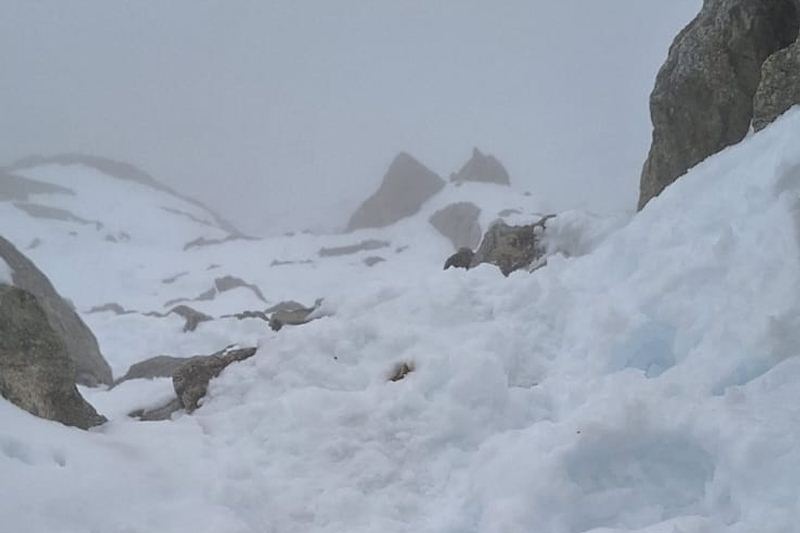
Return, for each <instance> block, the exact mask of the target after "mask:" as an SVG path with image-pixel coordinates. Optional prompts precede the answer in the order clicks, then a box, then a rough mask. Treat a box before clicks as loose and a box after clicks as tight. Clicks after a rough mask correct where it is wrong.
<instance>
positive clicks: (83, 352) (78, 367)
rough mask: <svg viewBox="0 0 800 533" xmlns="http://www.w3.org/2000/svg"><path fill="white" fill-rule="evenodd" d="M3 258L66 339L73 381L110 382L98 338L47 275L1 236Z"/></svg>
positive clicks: (108, 371)
mask: <svg viewBox="0 0 800 533" xmlns="http://www.w3.org/2000/svg"><path fill="white" fill-rule="evenodd" d="M0 258H2V259H4V260H5V262H6V263H8V265H9V266H10V267H11V269H12V271H13V281H14V285H15V286H16V287H19V288H20V289H23V290H25V291H27V292H29V293H31V294H32V295H33V296H35V297H36V300H37V301H38V302H39V305H40V306H41V308H42V310H43V311H44V313H45V315H46V316H47V320H48V322H49V323H50V326H51V327H52V328H53V330H54V331H55V333H56V335H57V337H58V338H59V339H61V341H62V342H63V343H64V348H65V349H66V353H67V355H68V356H69V357H70V359H72V361H73V362H74V363H75V364H74V370H75V376H74V381H76V382H77V383H80V384H82V385H89V386H97V385H99V384H105V385H111V383H112V381H113V379H112V376H111V367H110V366H109V365H108V363H107V362H106V360H105V359H104V358H103V356H102V354H101V353H100V348H99V346H98V345H97V339H95V337H94V335H93V334H92V332H91V331H90V330H89V328H88V327H86V324H84V323H83V320H81V318H80V317H79V316H78V314H77V313H76V312H75V310H74V309H73V308H72V306H70V305H69V304H68V303H67V302H66V301H65V300H64V299H63V298H62V297H61V296H59V294H58V293H57V292H56V290H55V289H54V288H53V285H52V284H51V283H50V280H48V279H47V276H45V275H44V274H43V273H42V272H41V271H40V270H39V269H38V268H36V266H35V265H34V264H33V263H32V262H31V261H30V260H29V259H28V258H27V257H25V256H24V255H22V254H21V253H20V252H19V251H18V250H17V249H16V248H15V247H14V245H12V244H11V243H10V242H8V241H7V240H5V239H4V238H2V237H0ZM71 378H72V377H71Z"/></svg>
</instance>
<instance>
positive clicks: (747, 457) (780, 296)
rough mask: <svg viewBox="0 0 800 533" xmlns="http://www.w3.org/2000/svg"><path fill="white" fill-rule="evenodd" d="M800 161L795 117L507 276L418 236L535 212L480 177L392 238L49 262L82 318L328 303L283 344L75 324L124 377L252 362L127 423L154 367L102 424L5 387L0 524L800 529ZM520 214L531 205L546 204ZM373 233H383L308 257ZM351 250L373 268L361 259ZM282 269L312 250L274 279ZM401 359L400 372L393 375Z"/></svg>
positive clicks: (244, 332) (728, 532)
mask: <svg viewBox="0 0 800 533" xmlns="http://www.w3.org/2000/svg"><path fill="white" fill-rule="evenodd" d="M798 168H800V113H799V112H792V113H790V114H788V115H787V116H786V117H784V118H783V119H781V120H779V121H778V122H777V123H776V124H774V125H773V126H771V127H770V128H768V129H766V130H764V131H762V132H760V133H759V134H757V135H754V136H752V137H750V138H748V139H747V140H746V141H744V142H743V143H741V144H740V145H738V146H735V147H732V148H730V149H727V150H725V151H724V152H723V153H721V154H719V155H717V156H715V157H712V158H710V159H709V160H707V161H705V162H704V163H702V164H700V165H698V167H696V168H695V169H693V170H692V171H691V172H690V173H689V174H687V175H686V176H685V177H683V178H682V179H681V180H679V181H678V182H677V183H675V184H674V185H673V186H671V187H670V188H668V189H667V190H666V191H665V192H664V193H663V194H662V195H661V196H660V197H659V198H657V199H655V200H653V201H652V202H650V204H648V206H647V208H646V209H645V210H644V211H642V212H641V213H639V214H637V215H636V216H634V217H633V218H631V219H627V218H625V217H621V218H615V219H605V218H598V217H594V216H591V215H586V214H581V213H570V214H565V215H564V216H562V217H559V218H557V219H556V221H557V222H555V225H554V226H553V231H552V232H551V234H550V239H551V240H550V242H549V243H548V246H549V247H550V250H551V252H553V255H551V256H550V257H549V258H548V262H547V265H546V266H545V267H543V268H541V269H539V270H537V271H535V272H534V273H532V274H529V273H527V272H515V273H513V274H512V275H511V276H510V277H508V278H504V277H503V276H502V274H500V272H498V271H497V269H496V268H494V267H491V266H488V265H482V266H480V267H478V268H476V269H473V270H470V271H461V270H458V271H454V270H449V271H442V269H441V266H442V263H443V260H444V257H445V256H446V253H447V252H448V250H449V249H448V246H447V245H448V243H447V242H446V240H445V239H444V238H442V237H441V236H439V235H438V234H436V233H435V231H434V230H433V229H430V228H429V225H427V217H428V216H429V215H430V213H432V212H433V211H435V210H436V209H438V208H439V207H441V206H443V205H447V204H448V203H452V201H454V200H455V199H456V198H460V199H465V198H472V199H473V201H475V202H476V203H477V204H479V205H481V206H485V205H488V204H485V203H481V200H483V199H484V197H485V198H486V201H487V202H489V203H491V204H492V207H491V209H490V208H486V209H485V210H486V212H487V213H491V216H495V215H494V213H496V212H497V211H498V209H497V208H499V207H500V204H503V207H516V206H517V204H516V202H524V201H525V198H524V197H522V195H519V196H518V197H514V198H513V199H512V200H509V201H510V202H513V203H506V201H507V200H508V199H509V198H512V196H511V195H512V193H513V191H512V192H508V191H505V192H496V189H486V188H482V189H480V191H479V192H476V193H474V194H475V195H477V196H472V194H473V193H470V192H469V189H468V188H458V190H456V188H455V187H449V186H448V188H447V189H445V191H443V193H444V196H441V197H435V198H433V199H432V200H431V201H430V202H429V203H427V204H426V205H425V206H424V207H423V209H422V210H421V211H420V213H419V215H418V216H415V217H413V218H411V219H408V220H404V221H401V222H400V223H398V224H396V225H395V226H393V227H390V228H386V229H384V230H363V231H359V232H356V233H355V234H352V235H339V236H315V235H298V236H295V237H291V238H288V237H287V238H280V239H278V238H276V239H268V240H264V241H259V242H230V243H226V244H224V245H220V246H218V247H207V248H204V249H200V250H192V251H189V252H185V253H184V252H183V251H182V250H179V249H172V248H170V247H168V246H167V245H166V244H163V243H162V244H159V245H158V246H152V247H147V246H145V245H143V244H142V245H138V244H137V245H136V246H133V245H129V246H126V247H120V248H121V249H123V250H125V253H126V254H127V261H128V263H132V264H141V265H143V266H142V268H141V269H139V270H134V271H130V272H131V274H132V275H131V276H128V277H125V276H123V275H122V274H121V273H122V272H124V273H128V272H129V271H128V270H125V269H124V268H122V267H123V266H124V265H123V263H122V261H121V259H120V258H118V257H117V256H115V255H113V254H111V255H110V256H109V259H108V260H107V261H106V262H105V263H104V264H103V266H102V267H103V268H105V269H108V270H110V271H111V272H110V273H108V274H105V275H104V276H103V277H101V279H102V281H103V283H105V282H106V281H105V280H108V281H107V283H108V285H107V286H104V287H100V288H90V289H88V290H87V294H83V295H82V296H81V295H80V288H81V285H80V283H79V282H78V281H75V280H74V279H73V278H74V276H71V275H70V274H69V273H68V271H67V270H66V267H65V266H60V267H59V266H58V265H57V264H56V263H58V262H61V263H70V261H64V260H63V258H62V257H57V256H56V254H54V253H52V252H51V251H48V248H47V246H44V247H42V249H41V250H40V249H39V248H37V249H36V250H33V251H32V252H36V253H38V257H37V260H38V261H41V262H42V264H43V267H45V270H47V271H48V272H49V271H50V270H52V271H53V272H54V275H53V277H54V278H56V279H54V282H55V284H56V286H57V287H59V289H61V287H62V286H63V287H65V288H66V289H65V292H66V293H67V295H68V296H70V297H71V298H74V299H76V301H77V302H78V305H79V308H81V309H85V308H86V307H87V306H89V305H96V304H98V303H104V302H103V301H101V299H102V300H106V301H119V302H120V303H121V304H123V305H124V306H126V307H130V308H137V309H141V310H149V309H150V308H154V307H160V306H163V303H164V302H165V301H167V300H169V299H171V298H174V297H179V296H194V295H197V294H199V293H201V292H203V291H204V290H206V289H208V287H210V286H211V284H212V282H213V278H214V277H217V276H221V275H225V274H230V275H235V276H239V277H241V278H242V279H245V280H247V281H248V282H251V283H256V284H258V285H259V286H260V287H261V289H262V291H263V292H264V294H265V295H266V297H267V298H268V299H269V300H270V302H272V303H274V302H276V301H279V300H281V299H295V300H299V301H302V302H304V303H306V304H311V303H312V302H313V301H314V300H315V299H316V298H317V297H324V298H325V301H324V312H321V313H320V314H322V315H324V316H322V317H321V318H319V319H318V320H315V321H313V322H310V323H309V324H306V325H303V326H300V327H286V328H284V329H283V330H281V331H280V332H277V333H275V332H271V331H269V330H268V329H267V328H266V326H265V324H264V323H263V322H260V321H258V320H246V321H237V320H235V319H225V320H215V321H213V322H208V323H204V324H201V325H200V327H199V328H198V330H197V332H195V333H192V334H184V333H183V332H182V331H181V321H180V320H179V319H178V318H177V317H170V318H168V319H157V318H151V317H143V316H141V315H122V316H116V315H113V314H111V313H100V314H91V315H88V314H87V315H84V316H85V318H86V319H87V321H88V323H89V325H90V326H91V327H92V328H93V330H94V331H95V332H96V333H97V335H98V338H99V339H100V341H101V345H102V347H103V349H104V352H105V353H106V355H107V357H108V358H109V360H110V362H111V364H112V365H113V366H114V369H115V374H117V375H119V374H120V373H121V372H122V371H123V370H124V368H125V367H126V366H127V364H129V363H130V362H133V361H135V360H141V359H144V358H146V357H149V356H152V355H158V354H159V353H169V354H172V355H191V354H194V353H211V352H212V351H214V350H216V349H219V348H221V347H222V346H224V345H226V344H230V343H232V342H239V343H240V344H242V345H246V344H248V343H254V342H258V346H259V350H258V353H257V354H256V356H255V357H253V358H251V359H248V360H247V361H244V362H241V363H238V364H235V365H232V366H231V367H229V368H228V369H227V370H226V371H225V372H223V374H222V375H221V376H220V377H219V378H218V379H215V380H214V381H212V382H211V385H210V387H209V394H208V396H207V398H206V399H205V402H204V404H203V407H202V408H201V409H199V410H198V411H196V412H195V413H194V414H193V415H191V416H189V415H180V414H179V415H177V416H176V417H175V419H174V420H172V421H170V422H148V423H141V422H135V421H132V420H130V419H128V418H127V417H126V416H124V415H125V413H126V412H128V411H130V410H132V409H135V408H140V407H145V406H151V405H154V404H157V403H158V402H159V401H161V400H163V399H164V398H165V397H167V396H168V395H169V380H164V379H161V380H153V381H138V382H129V383H125V384H123V385H122V386H120V387H117V388H114V389H111V390H110V391H105V390H101V389H94V390H88V389H82V392H84V394H86V396H87V398H89V399H90V401H91V402H92V403H93V404H94V405H96V406H98V408H99V410H100V411H101V412H103V413H105V414H106V415H107V416H109V418H111V421H110V422H109V423H108V424H106V425H104V426H102V427H100V428H97V429H95V430H93V431H90V432H81V431H79V430H74V429H70V428H65V427H63V426H59V425H58V424H54V423H51V422H46V421H43V420H40V419H37V418H35V417H33V416H31V415H28V414H27V413H24V412H21V411H19V410H18V409H16V408H14V407H12V406H11V405H10V404H8V403H7V402H5V401H2V400H0V494H4V497H3V498H0V516H2V517H3V523H4V527H5V528H7V529H9V530H10V531H15V532H16V531H19V532H40V531H42V532H43V531H65V532H71V531H75V532H78V531H126V532H127V531H131V532H138V531H142V532H144V531H148V532H149V531H158V532H159V533H161V532H183V531H201V532H202V531H209V532H211V531H225V532H242V533H244V532H278V533H292V532H326V533H327V532H330V533H333V532H348V533H349V532H374V531H382V532H408V531H414V532H431V533H434V532H436V533H440V532H452V533H456V532H458V533H461V532H476V533H478V532H480V533H484V532H485V533H494V532H511V533H514V532H529V531H542V532H547V533H588V532H592V533H622V532H626V533H629V532H632V531H633V532H638V533H676V532H680V533H706V532H722V533H747V532H751V531H765V532H776V533H778V532H787V533H788V532H792V531H796V530H797V524H798V523H800V501H799V500H798V492H797V486H798V482H800V446H797V443H798V442H800V424H798V421H799V420H800V403H798V402H797V398H798V397H800V358H798V357H797V356H798V355H799V354H800V353H799V350H798V346H800V333H798V332H800V327H798V326H800V303H798V302H800V298H798V295H800V248H799V247H798V242H799V241H798V239H799V236H798V229H800V225H799V224H798V222H800V220H799V219H798V213H799V212H800V210H799V209H798V206H800V180H798V179H797V178H798V176H800V174H798V171H797V169H798ZM474 190H475V191H478V188H474ZM487 191H495V193H494V194H496V195H497V196H498V197H499V196H503V199H502V201H501V200H496V201H495V200H494V199H493V197H492V194H493V193H490V192H487ZM493 202H494V203H496V204H498V205H494V204H493ZM520 206H521V207H522V212H523V213H527V214H528V215H529V216H531V217H533V216H534V214H535V212H536V206H535V205H533V204H521V205H520ZM488 216H489V215H487V217H488ZM367 238H380V239H384V240H390V241H391V242H392V246H391V247H389V248H386V249H381V250H377V251H372V252H367V253H362V254H359V255H354V256H344V257H336V258H320V257H318V256H317V255H316V250H318V249H319V248H320V247H322V246H337V245H343V244H352V243H354V242H359V241H361V240H364V239H367ZM405 245H409V246H410V248H408V249H407V250H405V251H403V252H400V253H397V252H396V251H395V249H396V248H397V247H400V246H405ZM87 246H89V245H87ZM54 249H59V250H61V248H60V247H58V246H54ZM75 253H76V254H77V253H78V252H75ZM120 254H122V252H120ZM366 255H381V256H385V257H386V258H387V259H388V260H387V262H386V263H382V264H381V265H380V266H379V267H375V268H367V267H365V266H364V265H363V264H362V263H361V259H362V258H363V257H365V256H366ZM120 257H121V255H120ZM274 259H280V260H303V259H312V260H313V261H314V262H313V264H303V265H288V266H281V267H270V266H269V264H270V262H271V261H272V260H274ZM59 260H60V261H59ZM210 264H219V265H221V266H220V267H219V268H218V269H213V270H210V271H208V270H206V268H207V266H208V265H210ZM82 266H84V267H85V268H86V269H94V270H99V267H98V266H97V265H93V264H92V263H91V262H86V263H84V264H83V265H82ZM73 268H75V267H74V263H73ZM94 270H92V271H94ZM183 271H188V272H189V274H187V275H186V276H183V277H181V278H179V279H178V280H176V281H175V282H174V283H171V284H162V283H161V282H160V280H161V279H163V278H166V277H168V276H170V275H173V274H175V273H177V272H183ZM248 293H249V291H241V292H237V293H236V294H234V295H231V297H230V298H223V297H220V298H219V299H215V300H212V301H208V302H197V307H198V308H201V307H202V310H204V312H209V313H211V314H213V315H214V316H220V315H222V314H224V313H226V312H228V311H230V310H231V308H232V307H234V306H242V305H246V304H248V303H250V300H247V294H248ZM223 296H224V295H223ZM252 304H253V309H259V308H263V307H264V305H263V303H262V302H258V303H256V301H255V300H253V301H252ZM190 305H195V303H194V302H192V303H190ZM241 310H242V309H241V308H239V309H236V311H241ZM403 362H406V363H413V366H414V370H413V372H411V373H410V374H408V375H407V376H406V377H405V379H403V380H401V381H397V382H391V381H389V380H388V377H389V375H390V374H391V372H392V370H393V368H395V366H396V365H397V364H399V363H403Z"/></svg>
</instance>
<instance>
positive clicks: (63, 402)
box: [0, 285, 105, 429]
mask: <svg viewBox="0 0 800 533" xmlns="http://www.w3.org/2000/svg"><path fill="white" fill-rule="evenodd" d="M0 395H2V396H3V397H4V398H6V399H7V400H8V401H10V402H11V403H13V404H14V405H17V406H18V407H20V408H22V409H24V410H26V411H28V412H29V413H31V414H33V415H36V416H39V417H42V418H46V419H48V420H55V421H57V422H61V423H62V424H66V425H68V426H75V427H79V428H82V429H88V428H90V427H93V426H96V425H99V424H102V423H103V422H105V418H104V417H102V416H100V415H98V414H97V411H95V409H94V407H92V406H91V405H89V403H87V402H86V400H84V399H83V397H82V396H81V395H80V393H79V392H78V389H77V387H76V386H75V363H74V362H73V360H72V359H71V358H70V356H69V354H68V353H67V348H66V346H65V344H64V342H63V341H62V338H61V336H60V335H59V333H58V332H57V331H56V330H55V328H53V327H52V326H51V324H50V321H49V317H48V316H47V313H46V312H45V309H44V307H43V306H42V305H40V302H39V301H38V300H37V298H36V297H35V296H34V295H33V294H31V293H29V292H27V291H25V290H23V289H21V288H19V287H12V286H10V285H0Z"/></svg>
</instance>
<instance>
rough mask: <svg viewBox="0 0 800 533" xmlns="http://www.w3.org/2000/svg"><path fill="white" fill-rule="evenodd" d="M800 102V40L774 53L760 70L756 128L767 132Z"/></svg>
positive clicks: (755, 101)
mask: <svg viewBox="0 0 800 533" xmlns="http://www.w3.org/2000/svg"><path fill="white" fill-rule="evenodd" d="M798 103H800V41H795V43H794V44H793V45H791V46H789V47H788V48H784V49H783V50H780V51H778V52H775V53H774V54H772V55H771V56H770V57H769V58H768V59H767V60H766V61H765V62H764V65H763V66H762V67H761V83H760V84H759V86H758V90H757V91H756V95H755V98H754V99H753V128H754V129H755V130H756V131H759V130H761V129H764V128H765V127H766V126H767V125H769V124H770V123H771V122H772V121H774V120H775V119H776V118H778V117H779V116H780V115H782V114H783V113H785V112H786V111H788V110H789V108H790V107H792V106H794V105H796V104H798Z"/></svg>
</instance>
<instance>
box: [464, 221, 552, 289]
mask: <svg viewBox="0 0 800 533" xmlns="http://www.w3.org/2000/svg"><path fill="white" fill-rule="evenodd" d="M553 216H554V215H548V216H546V217H544V218H542V219H541V220H539V221H537V222H535V223H533V224H528V225H524V226H509V225H508V224H506V223H505V222H502V221H498V222H495V223H494V224H492V226H491V227H490V228H489V230H488V231H487V232H486V235H484V236H483V241H482V242H481V245H480V247H479V248H478V251H477V252H475V256H474V257H473V258H472V262H471V263H470V268H472V267H475V266H477V265H479V264H481V263H491V264H493V265H495V266H497V267H498V268H499V269H500V271H501V272H502V273H503V275H504V276H508V275H509V274H511V273H512V272H514V271H515V270H519V269H527V268H535V267H536V265H537V264H538V263H539V261H540V260H541V259H542V258H544V256H545V252H546V251H547V250H546V248H545V246H544V243H543V242H542V236H543V235H544V231H545V226H546V223H547V221H548V220H549V219H551V218H553Z"/></svg>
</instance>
